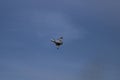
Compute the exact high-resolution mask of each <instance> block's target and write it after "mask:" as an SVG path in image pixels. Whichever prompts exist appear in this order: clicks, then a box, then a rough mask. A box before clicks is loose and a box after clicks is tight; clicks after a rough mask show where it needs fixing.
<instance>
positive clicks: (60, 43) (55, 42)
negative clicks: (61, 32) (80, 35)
mask: <svg viewBox="0 0 120 80" xmlns="http://www.w3.org/2000/svg"><path fill="white" fill-rule="evenodd" d="M62 40H63V37H60V38H58V39H57V40H55V39H51V42H53V43H54V44H55V46H56V48H57V49H59V47H60V46H61V45H63V41H62Z"/></svg>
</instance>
